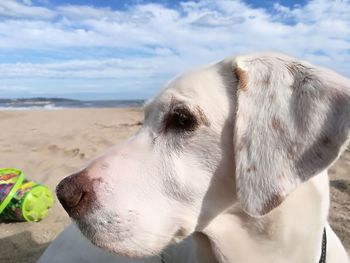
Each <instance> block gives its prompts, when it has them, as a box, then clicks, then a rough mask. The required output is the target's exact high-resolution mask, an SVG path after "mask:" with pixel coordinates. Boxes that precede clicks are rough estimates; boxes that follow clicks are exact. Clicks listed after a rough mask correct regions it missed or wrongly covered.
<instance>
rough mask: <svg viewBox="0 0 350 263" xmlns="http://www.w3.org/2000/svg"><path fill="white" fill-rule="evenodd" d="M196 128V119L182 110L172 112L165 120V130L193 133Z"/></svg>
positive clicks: (187, 111)
mask: <svg viewBox="0 0 350 263" xmlns="http://www.w3.org/2000/svg"><path fill="white" fill-rule="evenodd" d="M197 126H198V122H197V119H196V117H195V116H194V115H193V114H192V113H191V112H190V111H189V110H187V109H184V108H180V109H174V110H172V111H171V112H170V113H169V114H168V116H166V119H165V130H175V131H194V130H195V129H196V127H197Z"/></svg>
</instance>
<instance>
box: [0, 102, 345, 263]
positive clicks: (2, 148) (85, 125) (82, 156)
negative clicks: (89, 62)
mask: <svg viewBox="0 0 350 263" xmlns="http://www.w3.org/2000/svg"><path fill="white" fill-rule="evenodd" d="M142 119H143V113H142V111H141V110H140V109H133V108H129V109H69V110H38V111H0V120H1V126H0V127H1V128H0V152H1V155H0V156H1V157H0V167H15V168H19V169H22V170H23V171H24V172H25V174H26V175H27V177H28V178H30V179H31V180H34V181H37V182H40V183H44V184H46V185H48V186H49V187H50V188H51V189H52V190H53V191H54V189H55V186H56V185H57V183H58V182H59V181H60V180H61V179H62V178H64V177H65V176H67V175H69V174H70V173H72V172H75V171H76V170H77V169H79V167H81V166H82V165H84V164H85V163H86V162H88V161H89V160H90V159H91V158H93V157H95V156H96V155H98V154H100V153H103V152H104V150H106V149H107V148H108V147H110V146H112V145H114V144H115V143H118V142H119V141H121V140H123V139H125V138H127V137H129V136H130V135H131V134H132V133H134V132H135V131H136V130H137V129H139V128H140V122H141V121H142ZM349 173H350V153H348V152H346V153H344V154H343V156H342V157H341V158H340V160H339V161H338V162H337V163H336V164H335V165H334V166H333V167H332V169H331V170H330V180H331V211H330V222H331V225H332V227H333V229H334V230H335V231H336V232H337V234H338V236H339V237H340V238H341V240H342V242H343V244H344V245H345V246H346V248H347V250H348V252H350V175H349ZM69 223H70V219H69V218H68V216H67V214H66V213H65V212H64V210H63V208H62V207H61V206H60V205H59V203H58V202H57V201H55V204H54V206H53V208H52V209H51V210H50V212H49V216H48V217H47V218H45V219H44V220H43V221H41V222H39V223H15V224H0V227H1V231H0V247H1V253H0V262H1V263H2V262H8V263H12V262H16V263H19V262H30V263H32V262H36V261H37V259H38V258H39V257H40V255H41V254H42V253H43V251H44V250H45V248H46V247H47V246H48V245H49V243H50V242H51V241H52V240H53V239H54V238H55V237H56V236H57V235H58V234H59V233H60V231H61V230H62V229H63V228H64V227H65V226H67V225H68V224H69Z"/></svg>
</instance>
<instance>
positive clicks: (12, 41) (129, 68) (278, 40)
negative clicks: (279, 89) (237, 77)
mask: <svg viewBox="0 0 350 263" xmlns="http://www.w3.org/2000/svg"><path fill="white" fill-rule="evenodd" d="M349 14H350V1H349V0H343V1H340V0H335V1H328V0H313V1H310V2H308V3H307V4H306V5H305V6H300V5H295V6H294V7H286V6H282V5H281V4H278V3H277V2H276V3H275V4H274V5H273V12H269V11H267V10H266V9H262V8H253V7H251V6H250V5H248V4H246V3H244V2H242V1H224V0H223V1H209V0H204V1H196V2H183V3H181V4H180V5H179V7H178V8H176V9H175V8H170V7H165V6H162V5H158V4H142V3H141V4H138V5H131V6H129V7H128V8H127V9H126V10H122V11H121V10H118V11H116V10H113V9H111V8H108V7H107V8H97V7H93V6H82V5H63V6H57V7H55V8H52V9H49V8H46V7H42V6H37V5H35V4H34V3H32V2H31V1H26V0H22V2H20V1H14V0H1V1H0V16H3V18H2V19H1V20H0V52H3V53H6V51H7V50H12V51H13V50H24V49H25V50H40V51H43V52H46V53H47V54H48V56H49V55H50V54H51V53H50V52H53V53H54V52H56V51H60V50H67V49H70V48H75V49H79V50H80V54H84V59H75V58H74V57H72V58H69V59H68V60H65V61H61V62H50V63H38V62H36V61H35V59H33V61H31V62H30V63H17V64H16V63H2V64H1V63H0V77H3V78H4V77H5V78H18V77H23V78H24V77H27V78H28V77H37V78H87V79H91V78H98V79H103V78H115V79H119V80H124V81H127V80H129V79H133V78H135V76H136V78H137V79H138V80H139V81H141V82H142V81H144V82H145V81H146V78H153V79H156V78H157V76H159V75H162V76H171V75H174V74H177V73H179V72H181V71H184V70H186V69H188V68H191V67H193V66H197V65H200V64H203V63H208V62H211V61H215V60H219V59H222V58H224V57H226V56H228V55H232V54H237V53H242V52H249V51H259V50H276V51H282V52H286V53H288V54H291V55H294V56H297V57H301V58H304V59H306V60H310V61H312V62H314V63H317V64H321V65H324V66H327V67H331V68H333V69H335V70H337V71H339V72H340V73H342V74H345V75H347V76H350V62H349V61H350V38H349V36H350V16H349ZM91 48H93V49H95V50H96V49H98V48H99V49H101V50H104V49H106V52H110V54H109V58H105V57H106V56H104V57H103V58H100V59H98V58H96V56H94V55H93V54H91V57H90V58H89V54H88V53H89V52H91V50H90V49H91ZM107 50H112V51H107ZM113 50H116V51H115V52H116V53H113ZM119 50H127V53H118V52H117V51H119ZM85 53H86V54H85Z"/></svg>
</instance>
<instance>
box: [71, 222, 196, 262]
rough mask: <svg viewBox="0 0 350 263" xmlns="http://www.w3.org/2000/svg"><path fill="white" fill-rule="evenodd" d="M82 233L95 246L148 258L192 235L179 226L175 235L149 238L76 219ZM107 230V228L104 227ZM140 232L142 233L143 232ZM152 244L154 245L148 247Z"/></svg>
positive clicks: (116, 252) (125, 254) (113, 252)
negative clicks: (99, 226) (102, 227)
mask: <svg viewBox="0 0 350 263" xmlns="http://www.w3.org/2000/svg"><path fill="white" fill-rule="evenodd" d="M76 224H77V226H78V228H79V229H80V231H81V232H82V234H83V235H84V236H85V237H86V238H87V239H88V240H89V241H90V242H91V243H92V244H94V245H95V246H97V247H99V248H101V249H103V250H105V251H108V252H110V253H112V254H115V255H118V256H122V257H128V258H138V259H140V258H146V257H150V256H155V255H160V254H161V253H162V251H163V250H164V249H165V248H166V247H167V246H169V245H171V244H175V243H179V242H181V241H182V240H183V239H185V238H186V237H187V236H189V235H190V233H189V232H188V231H186V230H185V229H182V228H179V229H178V230H176V231H174V233H173V235H170V236H167V237H166V235H164V234H159V235H156V236H158V237H163V238H161V239H158V240H157V239H151V240H147V238H145V237H143V238H142V237H141V236H139V237H137V236H136V235H135V234H134V233H132V232H131V231H126V230H124V231H117V232H115V231H101V228H98V227H94V226H93V225H90V224H87V223H86V222H84V221H78V222H77V221H76ZM104 230H105V229H104ZM138 234H140V235H142V232H139V233H138ZM150 244H152V247H147V246H149V245H150Z"/></svg>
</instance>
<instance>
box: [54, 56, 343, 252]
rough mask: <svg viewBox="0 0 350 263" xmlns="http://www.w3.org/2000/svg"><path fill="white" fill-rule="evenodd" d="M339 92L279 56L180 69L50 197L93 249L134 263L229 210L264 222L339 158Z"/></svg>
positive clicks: (326, 75)
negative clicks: (112, 143) (129, 127)
mask: <svg viewBox="0 0 350 263" xmlns="http://www.w3.org/2000/svg"><path fill="white" fill-rule="evenodd" d="M349 88H350V82H349V80H347V79H345V78H342V77H341V76H339V75H337V74H336V73H334V72H332V71H328V70H325V69H320V68H316V67H314V66H313V65H310V64H308V63H305V62H300V61H298V60H295V59H293V58H289V57H286V56H283V55H279V54H267V55H266V54H257V55H251V56H241V57H236V58H233V59H226V60H224V61H222V62H219V63H217V64H214V65H211V66H208V67H206V68H203V69H200V70H196V71H193V72H189V73H187V74H185V75H183V76H181V77H179V78H177V79H175V80H173V81H171V82H170V83H169V84H168V85H167V87H166V89H164V90H163V91H161V92H160V93H159V94H158V96H156V97H155V98H154V99H153V100H151V101H150V102H149V103H148V104H147V105H146V106H145V122H144V126H143V127H142V128H141V129H140V130H139V131H138V132H137V133H136V134H135V135H134V136H132V137H131V138H130V139H129V140H127V141H125V142H124V143H122V144H120V145H118V146H116V147H114V148H112V149H110V150H109V151H108V152H107V153H106V154H104V155H103V156H101V157H98V158H97V159H95V160H94V161H93V162H91V163H90V164H89V165H88V166H87V167H86V168H85V169H83V170H82V171H80V172H79V173H77V174H74V175H71V176H69V177H67V178H65V179H64V180H63V181H62V182H61V183H60V184H59V185H58V187H57V195H58V197H59V199H60V201H61V203H62V205H63V206H64V208H65V209H66V210H67V212H68V213H69V215H70V216H71V217H72V218H73V219H74V221H75V222H76V223H77V225H78V226H79V228H80V230H81V231H82V232H83V234H84V235H85V236H86V237H87V238H88V239H90V240H91V241H92V242H93V243H94V244H96V245H97V246H100V247H103V248H106V249H108V250H110V251H112V252H114V253H117V254H122V255H127V256H133V257H143V256H147V255H152V254H155V253H158V252H159V251H160V250H162V249H163V248H164V247H166V246H167V245H168V244H169V243H171V242H173V241H176V240H178V239H182V238H184V237H186V236H188V235H190V234H191V233H193V232H194V231H201V230H202V229H203V228H204V227H205V226H206V225H207V224H208V223H209V222H210V221H211V220H213V219H214V218H215V217H216V216H217V215H218V214H220V213H223V211H225V210H226V209H228V208H229V207H230V206H232V205H233V204H236V203H238V202H239V203H240V205H241V207H242V209H243V210H244V211H245V212H247V213H248V214H250V215H252V216H262V215H264V214H266V213H269V212H270V211H271V210H272V209H274V208H275V207H277V206H278V205H279V204H280V203H281V202H283V200H284V199H285V198H286V197H287V196H288V194H290V193H291V192H292V191H293V190H294V189H295V188H296V187H297V186H298V185H299V184H300V183H302V182H304V181H306V180H308V179H309V178H311V177H312V176H314V175H317V174H318V173H320V172H321V171H323V170H325V169H327V167H329V166H330V165H331V164H332V163H333V162H334V161H335V160H336V159H337V157H338V156H339V154H340V153H341V151H342V149H343V148H344V145H345V143H346V141H347V139H348V136H349V127H350V91H349Z"/></svg>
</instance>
